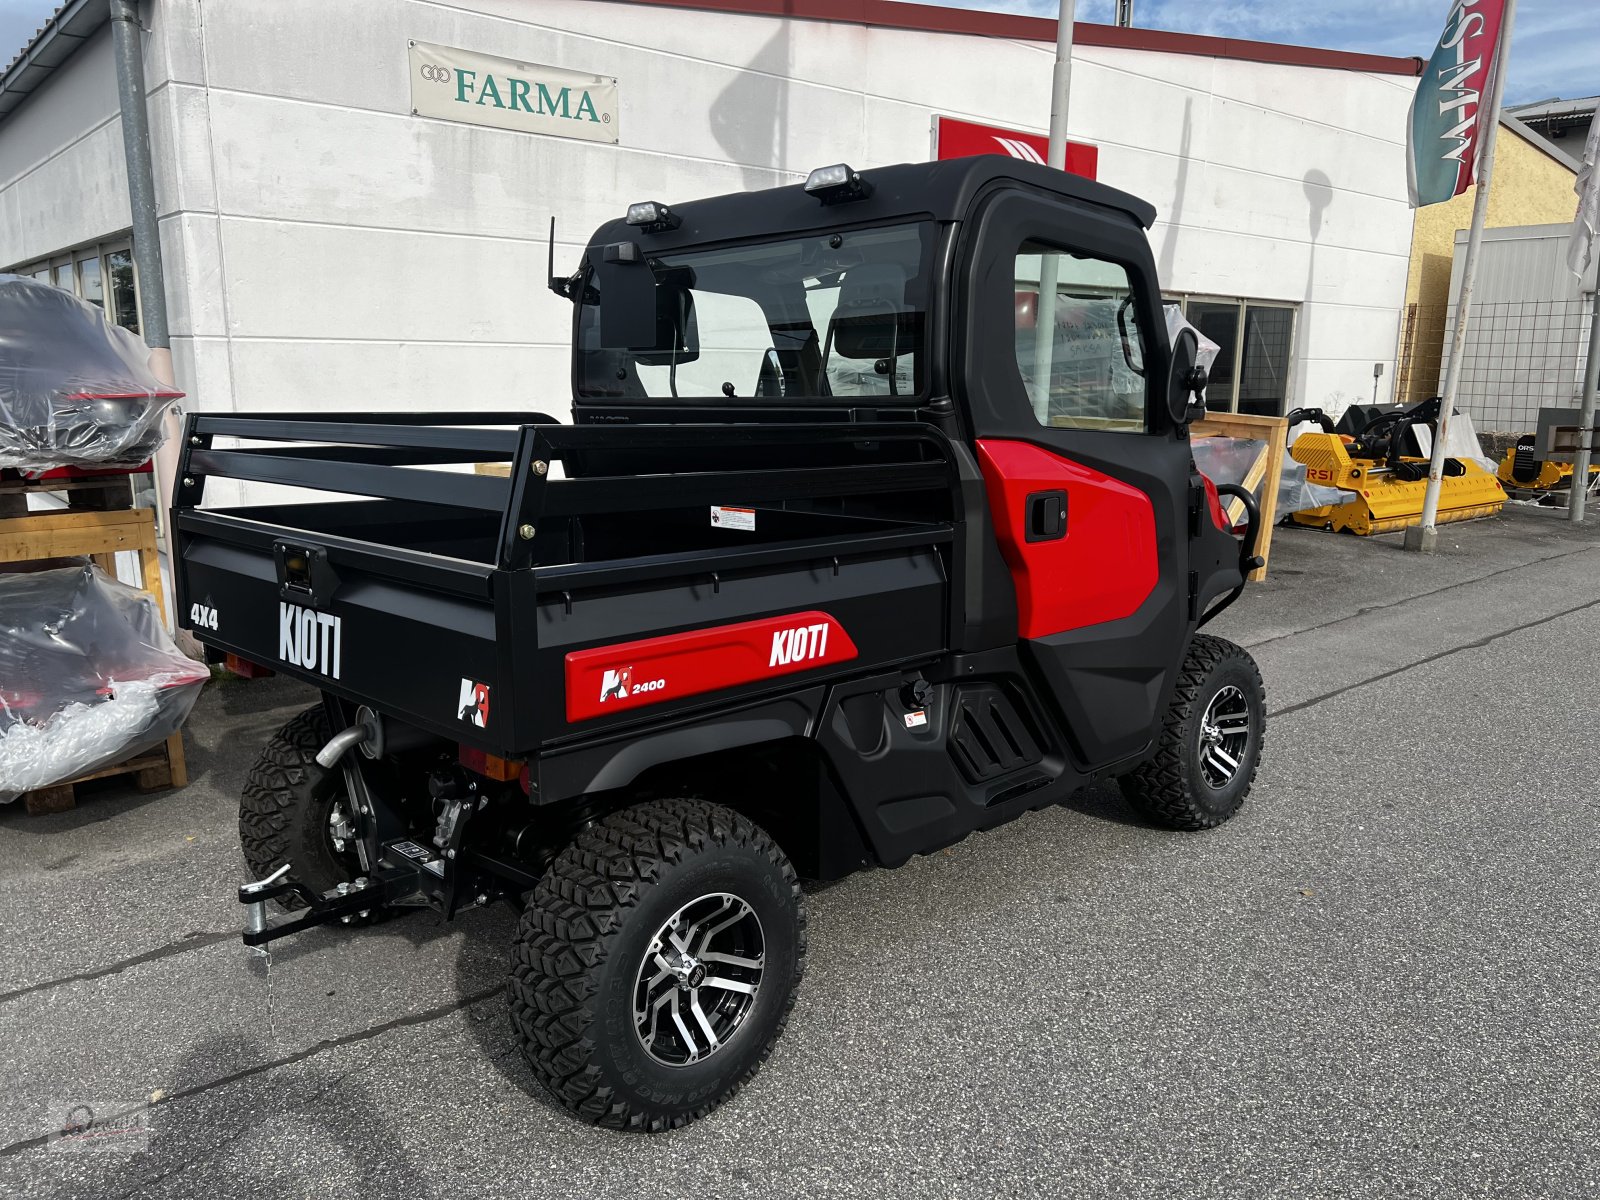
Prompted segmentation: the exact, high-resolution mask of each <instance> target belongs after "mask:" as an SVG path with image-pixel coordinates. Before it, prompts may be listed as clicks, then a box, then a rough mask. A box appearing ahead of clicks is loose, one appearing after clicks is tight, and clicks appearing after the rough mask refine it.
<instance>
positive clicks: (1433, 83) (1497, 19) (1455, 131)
mask: <svg viewBox="0 0 1600 1200" xmlns="http://www.w3.org/2000/svg"><path fill="white" fill-rule="evenodd" d="M1504 16H1505V0H1452V3H1451V5H1450V15H1449V16H1448V17H1446V18H1445V22H1444V33H1443V35H1441V36H1440V38H1439V45H1438V47H1437V48H1436V49H1435V50H1434V52H1433V56H1432V57H1431V58H1429V59H1428V65H1427V66H1426V67H1424V68H1423V71H1422V80H1421V82H1420V83H1418V84H1417V94H1416V96H1415V97H1413V98H1412V101H1411V116H1410V120H1409V122H1408V123H1407V126H1406V183H1407V185H1408V187H1409V189H1410V192H1411V207H1412V208H1421V207H1422V206H1423V205H1425V204H1440V203H1442V202H1444V201H1446V200H1449V199H1450V198H1451V197H1453V196H1459V195H1461V193H1462V192H1464V191H1466V190H1467V189H1468V188H1469V187H1471V186H1472V183H1473V180H1474V179H1475V178H1476V175H1477V167H1478V154H1479V151H1480V149H1481V148H1482V145H1483V138H1484V135H1485V133H1486V132H1487V128H1486V122H1487V121H1488V119H1489V104H1488V98H1489V93H1490V84H1491V82H1492V79H1493V72H1494V70H1495V64H1496V62H1497V61H1498V60H1499V55H1498V53H1497V50H1498V48H1499V43H1500V28H1501V24H1502V19H1503V18H1504Z"/></svg>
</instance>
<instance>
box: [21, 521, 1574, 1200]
mask: <svg viewBox="0 0 1600 1200" xmlns="http://www.w3.org/2000/svg"><path fill="white" fill-rule="evenodd" d="M1442 532H1443V537H1444V546H1443V548H1442V552H1441V553H1440V554H1439V555H1437V556H1432V557H1420V556H1415V555H1408V554H1405V553H1403V552H1402V551H1401V550H1400V548H1399V545H1398V539H1397V538H1380V539H1370V540H1361V539H1357V538H1353V537H1348V536H1333V535H1327V534H1321V533H1312V532H1309V531H1295V530H1280V531H1279V533H1278V540H1277V544H1276V545H1275V547H1274V552H1273V578H1272V579H1271V580H1269V581H1268V582H1267V583H1265V584H1262V585H1258V586H1253V587H1252V588H1251V589H1250V590H1249V592H1248V593H1247V594H1246V596H1245V597H1244V598H1243V599H1242V600H1240V602H1239V603H1238V604H1237V605H1236V606H1235V607H1234V609H1233V610H1232V611H1230V612H1229V613H1227V614H1226V615H1225V616H1224V617H1223V618H1222V619H1221V620H1219V621H1218V622H1217V627H1216V631H1217V632H1221V633H1223V634H1225V635H1226V636H1230V637H1232V638H1234V639H1235V640H1237V641H1239V642H1241V643H1242V644H1244V645H1246V646H1247V647H1249V648H1251V650H1252V652H1253V653H1254V654H1255V656H1256V658H1257V660H1258V661H1259V663H1260V665H1261V668H1262V673H1263V675H1264V677H1265V680H1266V686H1267V690H1268V702H1269V707H1270V709H1271V711H1272V719H1271V724H1270V729H1269V733H1268V739H1267V747H1266V755H1265V759H1264V761H1263V764H1262V768H1261V772H1260V775H1259V777H1258V780H1257V782H1256V786H1255V790H1254V792H1253V793H1252V795H1251V797H1250V799H1249V801H1248V802H1247V804H1246V806H1245V808H1244V809H1243V810H1242V811H1241V812H1240V814H1239V815H1238V816H1237V817H1236V818H1235V819H1234V820H1233V821H1232V822H1231V823H1229V824H1228V825H1226V826H1224V827H1223V828H1221V829H1218V830H1214V831H1211V832H1208V833H1204V834H1178V833H1170V832H1164V831H1160V830H1157V829H1154V828H1151V827H1149V826H1148V825H1146V824H1144V823H1142V822H1141V821H1140V820H1139V819H1138V818H1137V817H1136V816H1135V815H1134V813H1133V812H1131V811H1130V810H1129V808H1128V807H1127V806H1126V805H1125V804H1124V803H1123V801H1122V799H1121V797H1120V794H1119V793H1118V792H1117V791H1116V790H1115V789H1114V788H1100V789H1095V790H1091V791H1086V792H1083V793H1080V794H1079V795H1078V796H1076V797H1074V798H1073V799H1072V800H1071V801H1070V802H1069V803H1068V804H1066V805H1063V806H1061V807H1057V808H1052V809H1047V810H1045V811H1041V812H1038V813H1034V814H1032V815H1030V816H1028V817H1025V818H1023V819H1021V820H1019V821H1017V822H1014V823H1012V824H1010V825H1008V826H1005V827H1003V828H1001V829H999V830H996V831H993V832H991V833H987V834H980V835H976V836H974V837H972V838H969V839H968V840H966V841H965V842H962V843H961V844H959V845H957V846H955V847H952V848H951V849H950V850H949V851H946V852H944V853H940V854H937V855H933V856H931V857H928V858H922V859H918V860H915V861H913V862H912V863H910V864H908V865H907V866H906V867H904V868H902V869H900V870H897V871H873V872H869V873H865V874H860V875H857V876H853V877H851V878H849V879H846V880H844V881H842V882H840V883H838V884H835V885H833V886H830V887H826V888H813V889H811V890H810V891H809V894H808V897H807V902H808V905H809V909H810V914H811V939H810V944H811V950H810V957H809V961H808V970H807V975H806V980H805V984H804V987H803V990H802V993H801V995H800V999H799V1002H798V1004H797V1006H796V1008H795V1010H794V1016H793V1019H792V1020H791V1022H790V1024H789V1027H788V1031H787V1033H786V1034H785V1035H784V1037H783V1039H782V1041H781V1042H780V1044H779V1045H778V1048H777V1050H776V1051H775V1053H774V1054H773V1056H772V1059H771V1060H770V1062H769V1063H768V1064H767V1066H766V1067H765V1068H764V1069H763V1070H762V1072H761V1073H760V1075H759V1076H757V1078H756V1079H755V1081H754V1082H753V1083H752V1084H751V1085H750V1086H749V1087H747V1088H746V1089H745V1090H744V1091H743V1092H742V1093H741V1094H740V1095H739V1096H738V1097H736V1098H735V1099H734V1100H733V1101H732V1102H730V1103H729V1104H727V1105H725V1106H723V1107H722V1108H721V1109H719V1110H717V1111H716V1112H714V1113H713V1114H712V1115H711V1116H710V1117H708V1118H707V1119H705V1120H702V1121H700V1122H698V1123H697V1124H695V1125H692V1126H690V1127H689V1128H687V1129H684V1130H681V1131H678V1132H675V1133H671V1134H664V1135H657V1136H650V1137H646V1136H639V1135H623V1134H616V1133H610V1132H602V1131H597V1130H593V1129H590V1128H588V1127H585V1126H583V1125H580V1124H578V1123H576V1122H575V1121H573V1120H572V1119H570V1118H569V1117H568V1116H566V1115H565V1113H564V1112H563V1111H562V1110H560V1109H558V1108H556V1107H555V1106H554V1105H553V1104H551V1103H550V1102H548V1101H547V1100H545V1099H544V1098H543V1096H542V1095H541V1093H540V1092H539V1089H538V1086H537V1084H536V1083H535V1082H534V1080H533V1078H532V1077H531V1075H530V1074H529V1072H528V1071H527V1069H526V1068H525V1067H524V1066H523V1064H522V1063H521V1061H520V1059H519V1057H518V1056H517V1054H516V1052H515V1049H514V1047H513V1044H512V1041H511V1037H510V1034H509V1030H508V1024H507V1014H506V1004H505V1000H504V998H503V993H502V984H503V975H504V969H505V959H506V944H507V941H508V939H509V937H510V935H511V932H512V928H513V924H514V916H513V914H512V913H511V912H510V911H509V909H506V908H503V907H502V908H499V909H496V910H491V911H487V912H479V913H472V914H468V915H467V916H466V917H465V918H463V919H462V920H460V921H457V922H456V923H454V924H450V925H446V924H444V923H442V922H439V921H438V920H436V919H435V918H433V916H432V915H431V914H419V915H414V916H410V917H407V918H405V919H402V920H396V921H391V922H389V923H386V924H384V925H381V926H378V927H376V928H374V929H370V930H365V931H349V930H345V929H323V930H317V931H313V932H311V933H309V934H306V935H303V936H301V937H299V938H296V939H291V940H289V941H288V942H286V943H280V945H279V946H278V948H277V949H276V950H275V952H274V954H273V956H272V958H271V960H270V966H269V965H268V963H267V962H265V961H263V960H262V959H261V958H259V957H256V956H254V955H252V954H250V953H249V952H247V951H246V950H245V949H244V947H242V946H241V945H240V944H239V941H238V939H237V930H238V925H239V919H240V909H239V906H238V904H237V903H236V902H235V900H234V898H233V892H234V889H235V888H236V887H237V885H238V884H239V882H241V881H242V878H243V872H242V864H241V860H240V857H239V851H238V842H237V830H236V824H235V822H236V797H237V794H238V790H239V785H240V780H241V777H242V775H243V773H244V770H245V768H246V766H247V765H248V763H249V760H250V759H251V757H252V756H253V755H254V753H255V752H256V750H257V748H258V747H259V746H260V744H261V743H262V742H263V740H264V739H265V738H266V737H267V736H268V735H269V734H270V732H271V731H272V730H273V729H274V728H276V727H277V726H278V725H279V724H281V723H282V722H283V721H285V720H286V719H287V718H288V717H289V716H291V715H292V714H293V713H294V712H296V711H297V710H298V709H299V708H300V707H302V706H304V705H305V704H306V703H308V702H309V699H310V696H309V693H307V692H305V691H303V690H302V689H300V688H299V687H298V686H296V685H292V684H289V683H287V682H285V681H283V680H281V679H271V680H263V681H257V682H252V683H243V682H230V683H222V684H218V685H215V686H212V687H210V688H208V689H207V691H206V693H205V695H204V696H203V698H202V700H201V702H200V705H199V708H198V709H197V711H196V714H195V716H194V719H193V720H192V722H191V724H190V726H189V745H190V765H191V771H192V774H193V779H194V782H193V783H192V784H191V786H190V787H189V788H188V789H187V790H185V791H182V792H178V793H169V794H166V795H155V796H141V795H138V794H137V793H134V792H132V791H128V790H125V789H121V788H118V787H109V788H106V789H104V790H102V791H100V792H98V793H97V794H95V795H94V796H92V797H90V798H88V799H86V800H85V801H84V802H83V803H81V804H80V805H79V807H78V808H77V809H75V810H73V811H71V812H68V813H63V814H59V815H55V816H41V817H30V816H27V815H26V814H24V813H22V812H20V811H18V810H17V808H16V807H15V806H11V807H9V808H3V809H0V928H3V930H4V938H3V942H0V946H3V949H4V953H3V954H0V1077H3V1079H4V1082H5V1086H4V1088H3V1089H0V1196H7V1197H11V1196H15V1197H18V1198H21V1197H28V1198H29V1200H34V1198H42V1197H55V1196H59V1197H72V1198H74V1200H83V1198H90V1197H93V1198H99V1197H131V1196H135V1195H138V1196H141V1197H204V1198H206V1200H216V1198H217V1197H221V1196H226V1197H256V1196H260V1197H273V1198H281V1197H310V1196H331V1195H344V1194H348V1195H361V1196H363V1197H387V1196H395V1197H402V1196H403V1197H408V1198H416V1197H430V1196H440V1197H443V1196H508V1197H510V1196H593V1197H601V1196H630V1197H632V1196H639V1195H654V1196H669V1197H675V1196H686V1195H706V1196H733V1195H761V1196H777V1197H787V1196H939V1197H955V1196H984V1197H987V1196H991V1195H995V1194H1003V1195H1052V1196H1086V1197H1088V1196H1106V1197H1145V1196H1149V1197H1228V1198H1230V1200H1235V1198H1239V1197H1255V1196H1296V1197H1299V1196H1306V1197H1310V1196H1319V1197H1321V1196H1327V1197H1332V1196H1340V1197H1345V1196H1352V1197H1354V1196H1360V1197H1384V1198H1388V1197H1401V1196H1404V1197H1413V1196H1416V1197H1421V1196H1429V1197H1432V1196H1440V1197H1443V1196H1484V1197H1491V1196H1492V1197H1509V1196H1530V1197H1534V1196H1537V1197H1575V1196H1586V1195H1600V1152H1597V1146H1596V1142H1597V1130H1600V1091H1597V1084H1600V1037H1597V1033H1600V1028H1597V1027H1600V1018H1597V1016H1596V1000H1597V998H1600V997H1597V993H1600V932H1597V917H1596V914H1597V912H1600V905H1597V902H1600V894H1597V892H1600V886H1597V883H1596V879H1597V875H1600V835H1597V832H1596V829H1597V822H1600V735H1597V730H1596V712H1597V704H1596V697H1597V684H1600V523H1596V522H1594V521H1591V522H1590V524H1589V525H1588V526H1587V527H1586V528H1584V529H1582V530H1573V529H1571V528H1570V527H1569V526H1567V525H1566V524H1565V523H1564V522H1562V521H1560V520H1558V519H1556V518H1553V517H1551V516H1549V515H1548V514H1542V513H1531V512H1527V511H1520V510H1518V511H1508V512H1507V513H1506V514H1504V515H1502V516H1501V517H1499V518H1497V519H1494V520H1490V521H1484V522H1475V523H1472V524H1469V525H1463V526H1451V527H1446V528H1445V529H1444V530H1443V531H1442ZM152 1094H156V1095H158V1096H159V1097H160V1098H159V1100H158V1102H157V1103H155V1104H154V1105H151V1106H148V1107H142V1106H145V1105H148V1101H149V1098H150V1097H151V1095H152ZM82 1101H91V1102H94V1103H104V1102H112V1103H122V1104H125V1105H128V1106H130V1107H133V1108H138V1111H139V1114H140V1117H139V1119H141V1120H143V1121H145V1122H147V1125H148V1128H149V1131H150V1132H149V1141H148V1147H149V1148H148V1150H147V1151H145V1152H143V1153H138V1154H129V1153H122V1152H118V1151H116V1150H115V1149H114V1148H108V1149H107V1150H106V1151H105V1152H103V1153H93V1154H91V1153H64V1152H60V1151H55V1150H51V1149H50V1148H49V1146H48V1145H47V1133H48V1131H49V1130H50V1129H51V1128H52V1127H53V1126H55V1125H57V1124H59V1121H60V1119H61V1117H60V1112H59V1110H60V1109H61V1108H62V1106H63V1105H66V1104H72V1103H78V1102H82Z"/></svg>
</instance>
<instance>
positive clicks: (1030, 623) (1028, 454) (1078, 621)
mask: <svg viewBox="0 0 1600 1200" xmlns="http://www.w3.org/2000/svg"><path fill="white" fill-rule="evenodd" d="M978 466H979V469H980V470H982V472H983V482H984V486H985V490H986V491H987V492H988V494H989V511H990V513H991V514H992V515H993V517H994V527H995V534H996V536H997V537H998V538H999V541H1000V553H1001V555H1002V556H1003V557H1004V558H1005V560H1006V565H1007V566H1008V567H1010V568H1011V579H1012V582H1013V583H1014V584H1015V585H1016V589H1017V626H1018V631H1019V632H1020V634H1021V635H1022V636H1023V637H1024V638H1038V637H1047V636H1049V635H1050V634H1052V633H1064V632H1066V631H1067V630H1069V629H1081V628H1082V627H1083V626H1085V625H1098V624H1100V623H1102V622H1104V621H1116V620H1119V619H1121V618H1123V617H1127V616H1132V615H1133V613H1134V612H1135V611H1137V610H1138V608H1139V606H1140V605H1141V604H1143V603H1144V602H1145V599H1146V598H1147V597H1148V596H1149V595H1150V593H1151V592H1152V591H1154V590H1155V586H1156V580H1157V578H1158V577H1159V574H1160V566H1159V563H1158V561H1157V557H1156V518H1155V510H1154V509H1153V508H1152V507H1151V505H1150V497H1149V496H1147V495H1145V494H1144V493H1143V492H1141V491H1140V490H1139V489H1138V488H1136V487H1133V486H1132V485H1130V484H1126V483H1123V482H1122V481H1121V480H1120V479H1113V478H1111V477H1110V476H1109V475H1102V474H1101V473H1100V472H1098V471H1093V470H1090V469H1089V468H1088V467H1085V466H1082V465H1080V464H1079V463H1075V462H1073V461H1071V460H1070V459H1066V458H1061V457H1060V456H1058V455H1055V454H1052V453H1050V451H1048V450H1045V449H1042V448H1041V447H1039V446H1035V445H1033V444H1031V443H1029V442H1013V441H1005V440H1000V439H992V438H986V439H980V440H979V442H978ZM1048 491H1065V492H1066V493H1067V532H1066V535H1065V536H1064V537H1060V538H1057V539H1055V540H1053V541H1046V542H1030V541H1028V540H1027V527H1026V521H1027V501H1028V496H1029V495H1031V494H1032V493H1034V492H1048Z"/></svg>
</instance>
